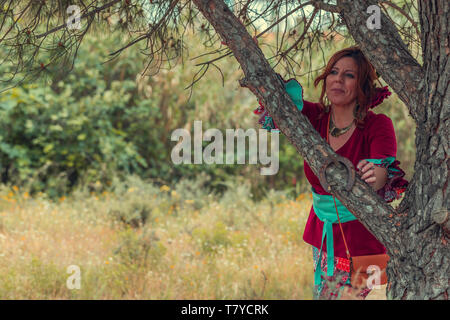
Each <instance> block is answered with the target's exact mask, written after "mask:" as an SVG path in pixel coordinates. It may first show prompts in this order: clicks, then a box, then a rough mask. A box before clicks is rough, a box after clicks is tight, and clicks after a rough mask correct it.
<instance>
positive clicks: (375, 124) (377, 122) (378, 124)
mask: <svg viewBox="0 0 450 320" xmlns="http://www.w3.org/2000/svg"><path fill="white" fill-rule="evenodd" d="M364 122H365V124H366V129H368V130H369V131H370V130H383V129H384V130H390V129H393V128H394V126H393V123H392V120H391V118H389V117H388V116H387V115H385V114H384V113H375V112H373V111H371V110H369V111H368V112H367V115H366V118H365V119H364Z"/></svg>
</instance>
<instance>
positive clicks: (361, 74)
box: [314, 46, 378, 128]
mask: <svg viewBox="0 0 450 320" xmlns="http://www.w3.org/2000/svg"><path fill="white" fill-rule="evenodd" d="M344 57H351V58H353V59H354V60H355V62H356V64H357V65H358V72H357V79H358V86H357V96H356V100H357V107H356V112H355V116H356V120H357V123H356V124H357V126H358V127H360V128H361V127H363V126H364V118H365V117H366V115H367V110H368V109H369V104H370V102H371V101H372V99H373V97H374V95H375V80H377V79H378V76H377V73H376V71H375V68H374V67H373V66H372V64H371V63H370V62H369V60H367V59H366V57H365V56H364V54H363V53H362V51H361V49H359V47H356V46H355V47H350V48H346V49H343V50H340V51H338V52H336V53H335V54H334V55H333V56H332V57H331V58H330V60H329V61H328V63H327V66H326V67H325V70H324V72H323V73H322V74H321V75H319V76H318V77H317V78H316V79H315V80H314V86H315V87H317V86H318V84H319V83H320V82H321V81H323V84H322V92H321V94H320V99H319V105H320V107H321V108H322V113H321V115H320V117H323V116H324V115H325V113H328V111H329V110H330V104H329V103H325V101H324V97H325V93H326V81H325V79H326V78H327V76H328V75H329V74H330V72H331V69H333V67H334V65H335V64H336V62H338V61H339V60H340V59H342V58H344Z"/></svg>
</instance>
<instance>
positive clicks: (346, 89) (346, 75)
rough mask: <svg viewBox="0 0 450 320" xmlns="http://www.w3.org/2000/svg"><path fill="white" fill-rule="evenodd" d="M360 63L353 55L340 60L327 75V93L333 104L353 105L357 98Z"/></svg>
mask: <svg viewBox="0 0 450 320" xmlns="http://www.w3.org/2000/svg"><path fill="white" fill-rule="evenodd" d="M357 76H358V65H357V64H356V62H355V60H354V59H353V58H351V57H343V58H341V59H340V60H338V61H337V62H336V63H335V64H334V66H333V68H332V69H331V72H330V73H329V74H328V76H327V77H326V80H325V81H326V82H325V83H326V94H327V97H328V100H330V102H331V104H333V105H336V106H347V105H351V104H353V103H354V102H355V101H356V98H357V85H358V79H357Z"/></svg>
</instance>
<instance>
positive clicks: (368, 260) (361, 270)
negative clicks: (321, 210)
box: [333, 196, 389, 288]
mask: <svg viewBox="0 0 450 320" xmlns="http://www.w3.org/2000/svg"><path fill="white" fill-rule="evenodd" d="M333 200H334V205H335V208H336V215H337V218H338V222H339V228H340V229H341V234H342V239H344V245H345V250H346V254H347V259H348V260H350V281H351V284H352V287H354V288H364V287H366V286H367V279H368V278H369V276H370V275H371V274H372V273H368V272H373V271H374V269H372V268H370V266H376V267H378V268H379V269H380V283H379V284H380V285H384V284H386V283H387V276H386V267H387V263H388V261H389V256H388V255H387V254H385V253H384V254H374V255H367V256H353V257H352V256H351V255H350V251H349V250H348V246H347V241H345V236H344V230H343V229H342V225H341V220H340V219H339V212H338V210H337V206H336V200H335V198H334V196H333ZM371 270H372V271H371Z"/></svg>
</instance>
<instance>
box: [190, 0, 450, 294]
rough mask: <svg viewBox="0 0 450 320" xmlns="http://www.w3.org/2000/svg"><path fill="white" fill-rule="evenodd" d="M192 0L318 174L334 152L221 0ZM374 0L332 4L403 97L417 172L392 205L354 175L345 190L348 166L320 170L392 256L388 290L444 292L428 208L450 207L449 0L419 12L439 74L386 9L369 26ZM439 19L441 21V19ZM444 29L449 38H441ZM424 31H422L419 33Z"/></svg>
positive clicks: (436, 233)
mask: <svg viewBox="0 0 450 320" xmlns="http://www.w3.org/2000/svg"><path fill="white" fill-rule="evenodd" d="M193 1H194V3H195V4H196V5H197V7H198V9H199V10H200V11H201V12H202V14H203V15H204V16H205V18H206V19H207V20H208V21H209V22H210V23H211V24H212V26H213V27H214V29H215V30H216V32H217V33H218V34H219V35H220V36H221V37H222V39H223V40H224V42H225V43H226V44H227V45H228V47H229V48H230V49H231V50H232V52H233V54H234V56H235V58H236V59H237V61H238V62H239V64H240V65H241V67H242V70H243V72H244V79H242V80H241V85H242V86H244V87H247V88H249V89H250V90H251V91H252V92H253V93H254V94H255V95H256V97H257V98H258V99H260V100H261V101H262V102H263V103H264V105H265V107H266V108H267V109H268V110H269V112H270V114H271V115H272V117H273V118H274V120H275V121H276V123H277V125H278V127H279V128H280V130H281V131H282V132H283V133H284V134H285V135H286V137H287V138H288V140H289V141H290V142H291V143H292V144H293V145H294V147H295V148H296V149H297V151H298V152H299V153H300V154H301V155H302V156H303V158H304V159H305V161H307V162H308V164H309V165H310V167H311V169H312V170H313V172H314V173H315V174H316V175H318V174H319V169H320V168H321V166H322V164H323V163H324V162H325V160H326V159H327V158H328V157H330V156H333V155H335V153H334V151H333V150H332V149H331V147H330V146H329V145H328V144H327V143H326V142H325V141H324V140H323V139H322V138H321V137H320V135H319V134H318V133H317V132H316V130H315V129H314V128H313V127H312V125H311V124H310V123H309V121H308V120H307V118H306V117H305V116H303V114H301V113H299V112H298V111H297V108H296V107H295V105H294V104H293V103H292V101H291V100H290V98H289V96H288V95H287V93H286V92H285V91H284V88H283V86H282V84H281V83H279V81H278V80H277V77H276V75H275V73H274V71H273V70H272V68H271V67H270V65H269V64H268V62H267V60H266V59H265V58H264V55H263V53H262V51H261V50H260V49H259V47H258V45H257V44H256V43H255V42H254V40H253V39H252V38H251V36H250V35H249V34H248V32H247V31H246V29H245V27H244V25H243V24H242V23H241V22H240V21H239V20H238V19H237V18H236V17H235V16H234V15H233V13H232V12H231V11H230V10H229V8H228V7H227V6H226V5H225V4H224V2H223V1H222V0H193ZM372 2H373V1H366V0H360V1H348V0H346V1H338V9H339V11H340V13H341V15H342V16H343V18H344V20H345V21H346V23H347V26H348V28H349V31H350V32H351V33H352V35H353V36H354V37H355V40H356V41H357V42H358V43H359V44H360V46H361V47H362V49H363V51H364V52H365V53H366V54H367V56H368V58H369V60H371V62H372V63H373V64H374V65H375V67H376V68H377V69H378V70H379V72H380V73H381V74H382V76H383V78H384V79H385V80H386V81H387V82H388V83H389V84H390V85H391V86H392V88H393V89H394V91H396V92H397V93H398V94H399V96H400V98H401V99H402V100H403V101H404V102H405V103H406V105H407V107H408V109H409V110H410V113H411V115H412V116H413V117H414V119H415V120H416V122H417V124H418V131H417V133H416V134H417V139H416V145H417V159H416V164H415V173H414V176H413V179H412V181H411V183H410V185H409V187H408V190H407V194H406V196H405V199H404V200H403V201H402V203H401V206H400V208H399V210H397V211H394V210H393V208H392V207H391V206H389V205H388V204H386V203H385V202H384V201H383V200H382V199H381V198H380V197H379V196H378V195H377V194H376V193H375V192H374V191H373V189H372V188H371V187H370V186H369V185H368V184H366V183H365V182H363V181H362V180H361V179H359V177H358V176H357V177H356V182H355V184H354V186H353V188H352V189H351V190H350V191H347V190H345V189H344V186H343V185H342V183H341V182H342V181H346V180H347V179H348V177H349V173H348V172H347V171H346V170H345V169H344V168H343V167H342V166H339V165H330V167H328V169H327V170H326V177H327V180H328V183H329V184H330V185H331V193H333V194H334V195H336V196H337V198H338V199H340V200H341V202H342V203H343V204H344V205H345V206H346V207H347V208H348V209H349V210H350V211H351V212H353V213H354V215H355V216H356V217H357V218H358V219H359V220H360V221H361V222H362V223H363V224H364V225H365V226H366V227H367V229H368V230H369V231H371V232H372V233H373V234H374V235H375V236H376V237H377V238H378V239H379V240H380V241H381V242H382V243H383V244H384V245H385V247H386V249H387V251H388V254H389V255H390V256H391V260H390V262H389V265H388V270H387V273H388V278H389V283H388V297H389V298H393V299H401V298H406V299H435V298H438V299H448V293H449V285H450V283H449V276H448V275H449V274H450V272H449V271H450V264H449V262H450V261H449V260H450V259H449V256H450V250H449V246H448V240H449V239H448V235H447V234H446V233H445V231H444V227H443V226H442V225H440V224H438V223H436V222H435V221H434V220H433V219H432V213H433V212H436V211H439V210H448V207H449V203H448V201H449V200H448V199H449V197H448V190H447V184H448V171H449V170H448V169H449V161H448V148H449V143H448V142H449V141H448V137H449V127H450V121H449V120H448V114H449V110H448V109H449V105H450V104H449V92H448V74H449V72H448V68H449V63H448V55H449V49H448V44H449V41H448V30H447V31H445V30H444V31H443V28H447V26H448V11H449V10H448V2H447V1H446V0H441V1H430V2H429V3H428V1H424V3H427V4H423V6H422V7H421V12H422V13H421V14H423V15H425V16H426V15H427V12H428V11H430V12H433V19H431V20H429V21H432V23H430V25H433V28H434V29H432V30H434V31H433V32H430V34H432V35H433V36H431V37H434V39H431V40H430V43H432V44H433V45H435V46H436V45H437V44H436V43H441V44H439V45H438V46H440V47H439V48H440V50H441V51H440V53H441V57H440V58H439V59H438V60H437V61H438V63H437V62H436V63H433V61H435V59H434V60H433V59H431V61H430V64H431V65H432V66H434V68H436V66H435V65H436V64H437V65H439V66H440V68H441V69H439V70H440V71H442V73H444V75H442V73H437V74H435V73H434V72H435V71H434V69H433V67H431V66H428V65H427V64H424V66H423V67H421V66H420V65H419V64H418V63H417V62H416V61H415V60H414V59H413V58H412V57H411V55H410V54H409V52H408V51H407V49H406V47H405V46H404V44H403V42H402V41H401V39H400V37H399V36H398V35H397V34H396V32H394V31H395V27H394V26H392V25H390V22H389V20H388V19H387V18H386V17H384V18H382V24H385V25H386V30H384V31H381V32H380V35H375V34H371V33H369V32H367V27H366V20H364V17H366V18H365V19H367V17H368V14H366V8H367V7H364V6H365V5H368V4H372ZM352 3H355V7H352V5H351V4H352ZM419 3H421V1H419ZM333 8H336V7H333ZM355 8H356V9H358V10H362V9H364V11H363V12H360V11H358V10H356V9H355ZM443 10H445V11H443ZM427 19H430V18H429V17H427ZM421 20H422V19H421ZM362 23H363V24H362ZM444 23H447V25H446V26H445V27H444V26H443V24H444ZM361 24H362V25H361ZM436 26H437V27H436ZM364 28H365V30H364ZM382 29H383V28H382ZM443 35H444V36H445V37H447V38H443ZM387 36H392V37H394V38H393V41H391V42H389V41H388V38H386V37H387ZM427 39H428V37H427V36H425V38H424V39H423V40H422V41H424V40H427ZM439 39H440V41H438V40H439ZM371 41H374V42H375V44H374V46H375V47H372V45H370V44H369V43H370V42H371ZM442 46H443V47H442ZM372 50H374V51H373V52H372ZM430 52H433V49H430ZM424 57H425V58H426V57H427V56H424ZM378 58H379V59H378ZM424 72H425V73H426V74H425V77H424V75H423V73H424ZM427 72H430V74H428V73H427ZM433 79H434V82H433ZM428 81H431V82H428ZM441 81H447V82H446V83H443V82H441ZM428 114H429V115H431V117H429V116H428ZM429 119H434V120H433V121H434V122H433V123H431V122H429V121H428V120H429ZM430 121H431V120H430ZM422 131H423V132H422Z"/></svg>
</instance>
